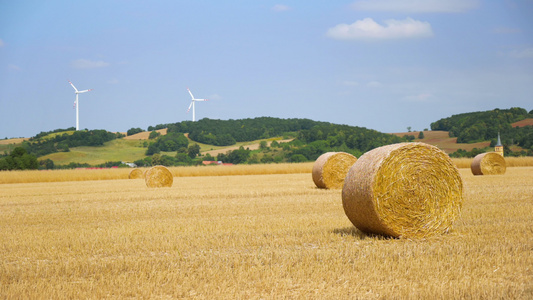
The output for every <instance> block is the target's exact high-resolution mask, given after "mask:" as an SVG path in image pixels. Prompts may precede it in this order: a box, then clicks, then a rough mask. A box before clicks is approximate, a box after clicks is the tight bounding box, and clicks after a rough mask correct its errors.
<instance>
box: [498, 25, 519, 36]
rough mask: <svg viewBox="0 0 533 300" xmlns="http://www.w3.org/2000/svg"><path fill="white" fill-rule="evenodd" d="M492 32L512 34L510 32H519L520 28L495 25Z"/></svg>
mask: <svg viewBox="0 0 533 300" xmlns="http://www.w3.org/2000/svg"><path fill="white" fill-rule="evenodd" d="M492 32H494V33H499V34H512V33H520V29H518V28H511V27H497V28H494V30H493V31H492Z"/></svg>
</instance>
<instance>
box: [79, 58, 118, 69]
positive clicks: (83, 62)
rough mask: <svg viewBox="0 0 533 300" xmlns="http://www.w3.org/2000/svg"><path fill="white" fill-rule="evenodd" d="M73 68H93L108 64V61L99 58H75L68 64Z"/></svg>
mask: <svg viewBox="0 0 533 300" xmlns="http://www.w3.org/2000/svg"><path fill="white" fill-rule="evenodd" d="M70 65H71V66H72V67H73V68H75V69H95V68H104V67H107V66H109V63H108V62H105V61H101V60H89V59H83V58H81V59H76V60H74V61H72V62H71V64H70Z"/></svg>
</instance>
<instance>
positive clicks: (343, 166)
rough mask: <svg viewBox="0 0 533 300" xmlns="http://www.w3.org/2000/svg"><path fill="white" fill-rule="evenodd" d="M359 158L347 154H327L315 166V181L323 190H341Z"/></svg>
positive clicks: (320, 157) (318, 159) (319, 158)
mask: <svg viewBox="0 0 533 300" xmlns="http://www.w3.org/2000/svg"><path fill="white" fill-rule="evenodd" d="M356 161H357V158H356V157H355V156H353V155H351V154H349V153H345V152H326V153H324V154H322V155H320V156H319V157H318V158H317V160H316V161H315V164H314V165H313V181H314V182H315V185H316V186H317V187H319V188H323V189H340V188H342V186H343V184H344V177H346V173H348V170H350V168H351V167H352V166H353V164H354V163H355V162H356Z"/></svg>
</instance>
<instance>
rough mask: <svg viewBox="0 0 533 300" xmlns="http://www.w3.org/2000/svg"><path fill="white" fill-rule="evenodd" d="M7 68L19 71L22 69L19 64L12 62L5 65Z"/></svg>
mask: <svg viewBox="0 0 533 300" xmlns="http://www.w3.org/2000/svg"><path fill="white" fill-rule="evenodd" d="M7 68H8V69H9V70H12V71H20V70H22V69H21V68H20V67H19V66H17V65H14V64H9V65H7Z"/></svg>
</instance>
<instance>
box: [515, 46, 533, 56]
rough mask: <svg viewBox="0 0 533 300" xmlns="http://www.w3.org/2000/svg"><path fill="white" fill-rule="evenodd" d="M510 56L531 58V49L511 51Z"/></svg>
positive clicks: (532, 51)
mask: <svg viewBox="0 0 533 300" xmlns="http://www.w3.org/2000/svg"><path fill="white" fill-rule="evenodd" d="M510 55H511V57H514V58H533V48H527V49H523V50H515V51H511V53H510Z"/></svg>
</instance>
